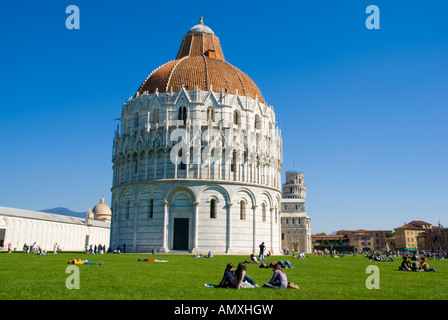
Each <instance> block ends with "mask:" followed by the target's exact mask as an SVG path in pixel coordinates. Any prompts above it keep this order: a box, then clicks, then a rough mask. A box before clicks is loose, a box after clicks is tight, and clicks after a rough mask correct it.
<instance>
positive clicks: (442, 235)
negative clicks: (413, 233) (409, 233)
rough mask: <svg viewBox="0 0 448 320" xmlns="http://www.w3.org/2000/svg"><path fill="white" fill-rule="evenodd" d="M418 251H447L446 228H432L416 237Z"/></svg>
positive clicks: (447, 237)
mask: <svg viewBox="0 0 448 320" xmlns="http://www.w3.org/2000/svg"><path fill="white" fill-rule="evenodd" d="M417 243H418V249H419V250H430V251H444V250H448V228H444V227H443V226H442V225H440V223H439V225H438V226H437V227H434V226H433V227H432V228H431V229H427V230H425V231H424V232H421V233H420V234H419V235H418V236H417Z"/></svg>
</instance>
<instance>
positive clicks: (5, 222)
mask: <svg viewBox="0 0 448 320" xmlns="http://www.w3.org/2000/svg"><path fill="white" fill-rule="evenodd" d="M100 204H102V205H101V206H100V207H102V211H101V215H95V213H94V212H93V211H92V210H89V211H88V212H87V214H86V218H85V219H82V218H77V217H70V216H64V215H57V214H52V213H45V212H40V211H31V210H23V209H15V208H7V207H0V247H1V248H2V249H3V250H5V249H7V247H8V245H9V244H11V246H12V249H13V250H22V248H23V245H24V244H27V245H28V246H29V245H32V244H33V243H36V245H37V246H39V247H41V248H42V250H46V251H48V252H51V251H53V249H54V246H55V244H57V245H59V247H60V249H61V250H63V251H84V250H85V248H86V245H90V244H92V245H95V244H97V245H98V244H101V245H105V246H106V247H109V237H110V222H109V221H108V219H110V209H109V216H107V214H106V213H107V208H108V207H107V205H106V204H105V203H104V201H102V202H101V203H100ZM106 207H107V208H106Z"/></svg>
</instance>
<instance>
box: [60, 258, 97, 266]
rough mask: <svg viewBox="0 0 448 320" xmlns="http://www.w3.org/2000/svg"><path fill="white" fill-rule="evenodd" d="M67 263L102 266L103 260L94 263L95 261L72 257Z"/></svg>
mask: <svg viewBox="0 0 448 320" xmlns="http://www.w3.org/2000/svg"><path fill="white" fill-rule="evenodd" d="M68 264H93V265H98V266H100V265H101V266H102V265H103V264H104V262H101V263H96V262H89V261H88V260H81V259H73V260H70V261H69V262H68Z"/></svg>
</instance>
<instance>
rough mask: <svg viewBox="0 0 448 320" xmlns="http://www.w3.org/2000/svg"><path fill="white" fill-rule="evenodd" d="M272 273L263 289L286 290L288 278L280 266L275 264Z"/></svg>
mask: <svg viewBox="0 0 448 320" xmlns="http://www.w3.org/2000/svg"><path fill="white" fill-rule="evenodd" d="M272 270H273V271H274V273H273V274H272V278H271V280H269V282H267V283H265V284H263V287H266V288H273V289H286V288H287V287H288V278H287V277H286V274H285V272H284V271H283V269H282V268H281V266H280V265H279V264H278V263H277V264H275V265H274V266H273V267H272Z"/></svg>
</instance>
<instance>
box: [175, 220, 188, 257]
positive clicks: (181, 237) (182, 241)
mask: <svg viewBox="0 0 448 320" xmlns="http://www.w3.org/2000/svg"><path fill="white" fill-rule="evenodd" d="M188 228H189V219H188V218H174V228H173V229H174V230H173V232H174V237H173V250H188Z"/></svg>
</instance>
